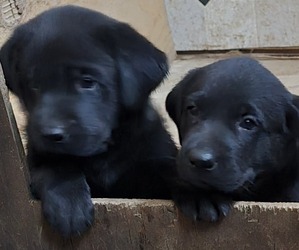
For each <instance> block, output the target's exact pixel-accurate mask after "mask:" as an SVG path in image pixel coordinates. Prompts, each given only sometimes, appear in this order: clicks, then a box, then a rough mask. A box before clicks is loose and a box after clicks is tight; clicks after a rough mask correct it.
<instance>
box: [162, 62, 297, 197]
mask: <svg viewBox="0 0 299 250" xmlns="http://www.w3.org/2000/svg"><path fill="white" fill-rule="evenodd" d="M297 102H298V101H297V97H295V96H293V95H291V94H290V93H289V92H288V91H287V90H286V89H285V88H284V86H283V85H282V84H281V83H280V81H279V80H278V79H277V78H276V77H275V76H273V75H272V74H271V73H270V72H269V71H268V70H267V69H265V68H264V67H263V66H261V65H260V64H259V63H258V62H256V61H255V60H253V59H249V58H233V59H228V60H223V61H219V62H216V63H214V64H211V65H208V66H206V67H203V68H199V69H195V70H192V71H191V72H189V74H187V76H186V77H185V78H184V79H183V80H182V81H181V82H180V83H178V85H177V86H176V87H175V88H174V89H173V90H172V91H171V92H170V93H169V95H168V97H167V100H166V108H167V111H168V113H169V115H170V117H171V118H172V119H173V120H174V122H175V123H176V125H177V127H178V130H179V136H180V142H181V145H182V148H181V151H180V153H179V156H178V169H179V172H180V175H181V176H182V177H183V178H184V179H185V180H187V181H189V182H191V183H192V184H194V185H196V186H199V187H201V188H205V189H216V190H219V191H223V192H226V193H233V192H239V191H240V190H243V191H244V192H246V189H247V188H248V187H249V186H250V188H252V187H253V186H254V185H257V183H260V182H261V179H262V182H263V178H264V176H267V174H270V175H271V176H273V175H275V174H279V173H281V172H283V171H284V172H288V171H290V169H289V168H291V167H292V166H294V164H295V162H294V161H296V150H297V146H296V140H297V131H296V127H297V126H298V109H297V107H296V106H297Z"/></svg>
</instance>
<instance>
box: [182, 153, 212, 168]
mask: <svg viewBox="0 0 299 250" xmlns="http://www.w3.org/2000/svg"><path fill="white" fill-rule="evenodd" d="M188 156H189V161H190V163H191V164H192V165H193V166H194V167H197V168H202V169H206V170H213V169H215V168H216V167H217V162H216V160H215V156H214V154H213V153H212V152H211V151H209V150H197V149H193V150H191V151H190V152H189V155H188Z"/></svg>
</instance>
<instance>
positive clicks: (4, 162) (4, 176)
mask: <svg viewBox="0 0 299 250" xmlns="http://www.w3.org/2000/svg"><path fill="white" fill-rule="evenodd" d="M10 114H11V112H8V111H7V108H6V106H5V104H4V101H3V97H2V94H0V124H1V126H0V141H1V144H0V187H1V192H0V249H7V250H11V249H13V250H24V249H30V250H35V249H36V250H40V249H45V250H47V249H49V250H50V249H51V250H56V249H57V250H58V249H82V250H91V249H99V250H102V249H111V250H114V249H122V250H123V249H125V250H126V249H129V250H131V249H149V250H152V249H163V250H164V249H178V250H180V249H288V250H291V249H298V248H299V238H298V230H299V204H298V203H288V204H287V203H276V204H274V203H244V202H243V203H238V204H236V205H235V206H234V209H233V211H232V213H231V214H230V215H229V216H228V217H227V218H225V219H223V220H222V221H220V222H219V223H204V222H192V221H190V220H189V219H187V218H185V217H184V216H183V215H182V214H180V213H179V212H178V210H177V209H176V208H175V206H174V205H173V203H172V202H171V201H161V200H125V199H124V200H121V199H94V200H93V201H94V205H95V222H94V225H93V226H92V228H91V229H90V230H89V231H88V232H87V233H85V234H83V235H82V236H81V237H77V238H72V239H63V238H61V237H60V236H59V235H57V234H56V233H53V232H52V230H51V229H50V228H49V226H48V225H47V223H46V222H45V221H44V220H43V218H42V216H41V210H40V202H37V201H32V200H31V199H30V196H29V192H28V188H27V182H28V181H27V180H26V170H27V168H25V164H24V161H23V153H22V152H20V147H19V146H17V145H18V144H20V140H19V139H17V137H18V133H14V132H13V131H14V130H16V126H15V123H14V122H13V117H10V118H9V116H10Z"/></svg>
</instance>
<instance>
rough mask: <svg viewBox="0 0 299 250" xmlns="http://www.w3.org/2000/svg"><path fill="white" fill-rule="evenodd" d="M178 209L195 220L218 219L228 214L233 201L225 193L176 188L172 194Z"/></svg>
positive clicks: (212, 220) (211, 220)
mask: <svg viewBox="0 0 299 250" xmlns="http://www.w3.org/2000/svg"><path fill="white" fill-rule="evenodd" d="M173 199H174V202H175V204H176V206H177V207H178V208H179V210H180V211H181V212H182V213H183V214H184V215H186V216H187V217H189V218H191V219H193V220H197V221H201V220H202V221H210V222H214V221H218V220H220V219H221V218H223V217H225V216H227V215H228V213H229V211H230V210H231V207H232V205H233V201H232V199H231V198H230V197H228V196H226V195H225V194H220V193H216V192H208V191H202V190H188V189H184V188H182V189H180V190H177V191H176V192H175V193H174V195H173Z"/></svg>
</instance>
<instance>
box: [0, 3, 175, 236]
mask: <svg viewBox="0 0 299 250" xmlns="http://www.w3.org/2000/svg"><path fill="white" fill-rule="evenodd" d="M0 59H1V64H2V66H3V70H4V75H5V79H6V84H7V86H8V87H9V89H10V90H11V91H13V92H14V93H15V94H16V95H17V96H18V97H19V98H20V100H21V101H22V103H23V104H24V106H25V108H26V110H27V111H28V114H29V115H28V125H27V134H28V164H29V168H30V173H31V189H32V192H33V193H34V195H35V197H37V198H38V199H41V201H42V208H43V213H44V215H45V217H46V218H47V220H48V222H49V223H50V224H51V225H52V226H53V227H54V228H55V229H57V230H58V231H59V232H61V233H62V234H63V235H64V236H70V235H75V234H80V233H82V232H84V231H85V230H86V229H88V228H89V226H90V225H91V224H92V222H93V216H94V215H93V213H94V212H93V204H92V201H91V197H118V198H167V199H168V198H170V190H169V186H168V184H169V181H172V180H173V179H172V178H173V177H175V175H176V168H175V156H176V147H175V145H174V143H173V141H172V139H171V138H170V136H169V134H168V133H167V132H166V130H165V128H164V127H163V125H162V121H161V119H160V117H159V115H158V113H157V112H156V111H155V110H154V108H153V107H152V106H151V103H150V101H149V95H150V93H151V92H152V91H153V90H154V89H155V88H156V87H157V86H158V85H159V84H160V82H161V81H162V80H163V78H164V77H165V75H166V74H167V71H168V64H167V59H166V57H165V55H164V53H163V52H161V51H159V50H158V49H157V48H155V47H154V46H153V45H152V44H151V43H150V42H149V41H148V40H146V39H145V38H144V37H143V36H141V35H140V34H138V33H137V32H136V31H135V30H133V29H132V28H131V27H130V26H129V25H127V24H125V23H121V22H118V21H116V20H114V19H111V18H109V17H107V16H105V15H102V14H100V13H98V12H95V11H91V10H88V9H84V8H80V7H74V6H66V7H59V8H55V9H52V10H49V11H46V12H44V13H42V14H41V15H39V16H37V17H36V18H34V19H32V20H30V21H29V22H28V23H26V24H23V25H21V26H20V27H18V28H17V29H16V30H15V32H14V33H13V35H12V36H11V38H10V39H9V40H8V41H7V42H6V43H5V44H4V46H3V47H2V49H1V52H0Z"/></svg>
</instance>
